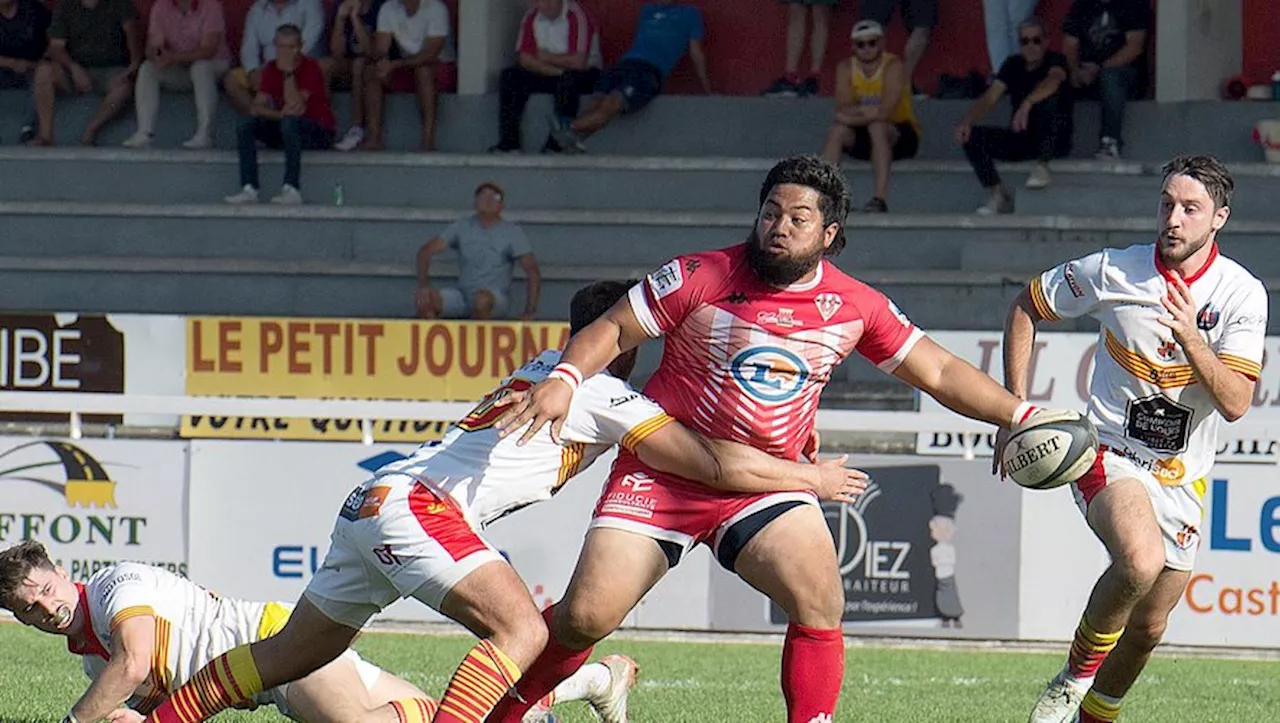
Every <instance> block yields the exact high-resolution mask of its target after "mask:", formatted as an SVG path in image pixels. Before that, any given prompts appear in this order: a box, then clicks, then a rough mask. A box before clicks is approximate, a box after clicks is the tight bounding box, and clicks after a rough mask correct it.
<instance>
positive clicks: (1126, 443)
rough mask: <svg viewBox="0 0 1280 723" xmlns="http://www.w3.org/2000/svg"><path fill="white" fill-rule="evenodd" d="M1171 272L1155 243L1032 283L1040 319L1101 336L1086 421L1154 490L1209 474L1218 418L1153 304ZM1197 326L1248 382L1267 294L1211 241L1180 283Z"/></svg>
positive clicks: (1258, 357) (1074, 264)
mask: <svg viewBox="0 0 1280 723" xmlns="http://www.w3.org/2000/svg"><path fill="white" fill-rule="evenodd" d="M1172 273H1173V272H1171V271H1169V270H1168V269H1166V268H1164V265H1163V264H1162V263H1161V262H1160V259H1159V256H1158V255H1157V250H1156V246H1155V244H1142V245H1137V246H1130V247H1129V248H1127V249H1104V250H1102V251H1099V252H1097V253H1094V254H1090V255H1088V256H1085V257H1083V258H1080V259H1076V260H1074V261H1068V262H1067V263H1065V264H1063V265H1061V266H1057V267H1055V268H1052V269H1049V270H1048V271H1045V272H1044V273H1043V274H1041V275H1040V276H1039V277H1037V278H1035V279H1033V280H1032V282H1031V300H1032V302H1033V303H1034V304H1035V307H1036V311H1037V312H1039V314H1040V315H1041V316H1042V317H1044V318H1045V319H1049V320H1056V319H1060V318H1064V317H1065V318H1073V317H1078V316H1084V315H1085V314H1088V315H1089V316H1092V317H1094V318H1095V319H1097V320H1098V321H1099V322H1100V323H1101V325H1102V329H1101V330H1100V332H1099V335H1098V346H1097V351H1096V352H1095V353H1094V371H1093V378H1092V380H1091V381H1090V384H1089V410H1088V416H1089V419H1090V420H1091V421H1093V423H1094V424H1095V425H1097V427H1098V433H1099V436H1100V437H1101V441H1102V443H1103V444H1106V445H1108V446H1110V447H1111V448H1112V449H1114V450H1115V451H1117V452H1119V453H1121V454H1124V455H1125V456H1127V457H1129V458H1130V459H1132V460H1133V461H1134V462H1136V463H1138V464H1139V465H1141V466H1142V467H1143V468H1144V469H1147V470H1149V471H1151V472H1152V474H1153V475H1154V476H1155V478H1156V479H1158V480H1159V481H1160V482H1161V484H1164V485H1168V486H1180V485H1184V484H1190V483H1192V482H1194V481H1195V480H1198V479H1200V478H1201V477H1203V476H1204V475H1206V474H1208V473H1209V471H1210V469H1211V468H1212V467H1213V458H1214V454H1215V451H1216V449H1217V437H1218V424H1219V421H1220V420H1221V419H1222V416H1221V415H1220V414H1219V413H1218V410H1217V409H1216V408H1215V407H1214V405H1213V400H1212V398H1211V397H1210V396H1209V394H1208V393H1207V392H1206V391H1205V389H1204V387H1203V386H1202V385H1201V384H1199V380H1198V379H1197V377H1196V375H1195V372H1194V371H1193V370H1192V368H1191V365H1190V364H1189V363H1188V362H1187V357H1186V355H1185V354H1184V353H1183V351H1182V347H1181V346H1180V345H1179V344H1178V343H1177V342H1176V341H1175V340H1174V338H1173V332H1172V331H1170V330H1169V328H1168V327H1166V326H1164V325H1163V324H1161V323H1159V322H1158V321H1157V319H1159V318H1160V317H1167V316H1168V312H1167V311H1165V309H1164V306H1163V305H1162V304H1161V302H1160V299H1161V297H1162V296H1164V295H1165V293H1166V292H1167V288H1168V287H1167V286H1166V284H1167V281H1166V279H1167V278H1170V277H1171V275H1172ZM1184 281H1185V282H1186V284H1187V286H1188V288H1189V289H1190V290H1191V297H1192V300H1193V301H1194V303H1195V307H1196V308H1197V309H1198V312H1197V315H1196V325H1197V326H1198V327H1199V329H1200V333H1201V334H1203V335H1204V338H1205V340H1206V341H1207V342H1208V344H1209V347H1210V348H1211V349H1213V351H1214V353H1215V354H1217V355H1218V358H1219V359H1221V360H1222V362H1223V364H1225V365H1226V366H1227V368H1229V369H1232V370H1234V371H1238V372H1241V373H1243V374H1245V375H1247V376H1248V377H1250V378H1251V379H1255V380H1256V379H1257V378H1258V376H1259V374H1260V373H1261V372H1262V352H1263V344H1264V342H1265V335H1266V329H1267V291H1266V288H1265V287H1264V286H1263V285H1262V282H1260V281H1259V280H1258V279H1256V278H1254V276H1253V275H1252V274H1250V273H1249V272H1248V271H1246V270H1245V269H1244V267H1243V266H1241V265H1240V264H1238V263H1236V262H1235V261H1232V260H1231V259H1229V258H1227V257H1225V256H1220V255H1219V254H1218V249H1217V245H1216V244H1215V246H1214V248H1213V252H1212V254H1211V255H1210V257H1209V260H1208V262H1207V263H1206V264H1205V266H1204V268H1202V269H1201V270H1200V271H1198V272H1196V273H1195V274H1194V275H1193V276H1190V277H1187V278H1186V279H1184Z"/></svg>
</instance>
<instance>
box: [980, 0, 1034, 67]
mask: <svg viewBox="0 0 1280 723" xmlns="http://www.w3.org/2000/svg"><path fill="white" fill-rule="evenodd" d="M1036 2H1037V0H982V14H983V19H984V21H985V23H986V32H987V54H988V56H989V58H990V60H991V74H992V75H994V74H995V73H996V72H997V71H999V70H1000V65H1001V64H1002V63H1004V61H1005V58H1008V57H1009V56H1010V55H1013V54H1015V53H1017V52H1018V25H1019V24H1021V23H1022V22H1023V21H1024V20H1026V19H1027V18H1030V17H1031V16H1032V14H1034V13H1035V11H1036Z"/></svg>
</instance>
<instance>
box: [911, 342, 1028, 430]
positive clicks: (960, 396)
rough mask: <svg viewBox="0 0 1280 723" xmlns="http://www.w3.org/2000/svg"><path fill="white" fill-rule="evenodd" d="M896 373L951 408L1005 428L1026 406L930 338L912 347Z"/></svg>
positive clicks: (1010, 424)
mask: <svg viewBox="0 0 1280 723" xmlns="http://www.w3.org/2000/svg"><path fill="white" fill-rule="evenodd" d="M893 374H894V376H896V377H898V378H899V379H901V380H902V381H904V382H906V383H908V384H910V385H911V386H913V387H915V388H917V389H919V390H920V391H922V392H924V393H926V394H928V395H929V396H931V397H933V398H934V399H936V400H938V402H939V403H941V404H942V405H943V406H945V407H946V408H947V409H950V410H951V411H953V412H956V413H958V414H963V415H964V416H966V417H969V418H971V419H981V420H983V421H985V422H990V423H992V424H994V425H996V426H998V427H1000V428H1002V429H1004V428H1008V427H1010V426H1012V425H1013V424H1014V421H1015V420H1014V414H1015V413H1016V412H1019V409H1020V407H1021V405H1022V404H1023V401H1022V400H1021V399H1019V398H1017V397H1015V396H1014V395H1013V394H1011V393H1010V392H1009V391H1008V390H1007V389H1005V388H1004V387H1002V386H1000V385H999V384H997V383H996V380H994V379H992V378H991V377H989V376H987V375H986V374H983V373H982V372H981V371H979V370H978V369H977V368H975V367H974V366H973V365H972V364H970V363H969V362H967V361H965V360H963V359H961V358H960V357H958V356H956V355H955V354H952V353H951V352H949V351H947V350H946V349H944V348H942V347H941V346H939V345H938V343H937V342H935V341H933V340H932V339H930V338H929V337H924V338H922V339H921V340H920V341H919V342H917V343H916V345H915V346H914V347H912V349H911V351H910V352H909V353H908V354H907V357H906V359H903V360H902V363H901V364H900V365H898V368H897V369H896V370H894V372H893ZM1019 416H1021V414H1019Z"/></svg>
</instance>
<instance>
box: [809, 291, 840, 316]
mask: <svg viewBox="0 0 1280 723" xmlns="http://www.w3.org/2000/svg"><path fill="white" fill-rule="evenodd" d="M813 305H814V306H816V307H818V313H819V314H820V315H822V320H823V321H831V317H833V316H835V315H836V312H837V311H839V310H840V307H841V306H843V305H844V300H842V299H841V298H840V295H839V294H832V293H824V294H818V295H817V296H815V297H813Z"/></svg>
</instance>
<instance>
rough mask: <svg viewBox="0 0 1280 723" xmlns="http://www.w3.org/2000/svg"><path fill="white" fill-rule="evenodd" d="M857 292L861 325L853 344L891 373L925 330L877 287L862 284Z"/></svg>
mask: <svg viewBox="0 0 1280 723" xmlns="http://www.w3.org/2000/svg"><path fill="white" fill-rule="evenodd" d="M858 296H859V298H858V309H859V311H860V312H861V313H862V322H863V327H862V336H861V337H859V339H858V343H857V345H856V346H855V347H854V348H856V349H857V350H858V353H859V354H861V355H862V356H864V357H866V358H867V360H868V361H870V362H871V363H872V364H875V365H876V366H877V367H879V368H880V369H881V370H882V371H884V372H887V373H893V371H894V370H895V369H897V368H898V365H899V364H901V363H902V360H903V359H906V358H907V354H909V353H910V352H911V349H912V348H913V347H914V346H915V345H916V342H918V341H920V339H921V338H923V337H924V332H922V331H920V329H919V328H917V327H916V325H915V324H912V323H911V320H910V319H908V318H907V315H906V314H903V313H902V312H901V311H899V310H898V307H897V305H895V304H894V303H893V302H892V301H890V300H889V297H887V296H885V295H884V294H882V293H880V292H879V291H876V290H875V289H873V288H871V287H864V288H863V290H862V292H861V293H860V294H859V295H858Z"/></svg>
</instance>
